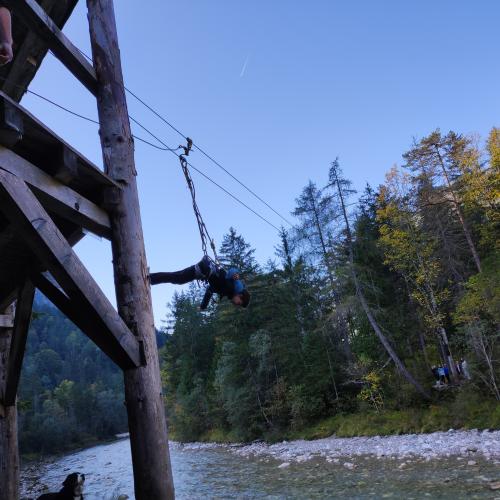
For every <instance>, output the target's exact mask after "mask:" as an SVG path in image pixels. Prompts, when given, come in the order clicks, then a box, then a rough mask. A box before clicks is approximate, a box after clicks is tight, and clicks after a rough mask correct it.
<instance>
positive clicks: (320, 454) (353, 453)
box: [175, 429, 500, 466]
mask: <svg viewBox="0 0 500 500" xmlns="http://www.w3.org/2000/svg"><path fill="white" fill-rule="evenodd" d="M175 446H182V447H183V448H184V449H189V450H196V449H206V448H211V447H212V448H213V447H224V448H227V449H229V450H230V451H231V452H232V453H235V454H237V455H239V456H242V457H259V456H266V457H269V458H273V459H276V460H281V461H283V462H284V463H290V462H305V461H308V460H311V459H314V458H324V459H326V460H327V461H334V462H339V461H340V460H341V459H346V460H351V462H346V463H349V464H351V465H354V466H355V464H353V463H352V460H356V459H363V458H364V457H367V456H369V457H375V458H378V459H389V460H391V459H398V460H401V459H404V460H425V461H430V460H435V459H440V458H450V457H456V458H457V460H466V461H467V463H470V465H471V466H472V465H475V463H473V462H475V460H474V459H475V458H477V457H480V458H481V459H485V460H492V461H493V462H494V463H495V464H498V465H500V431H489V430H484V431H478V430H470V431H463V430H452V429H450V430H449V431H447V432H434V433H431V434H408V435H398V436H371V437H351V438H341V437H336V436H331V437H328V438H323V439H316V440H313V441H305V440H296V441H283V442H281V443H276V444H266V443H264V442H256V443H252V444H248V445H235V444H232V445H231V444H228V445H224V444H216V443H186V444H183V445H179V444H175Z"/></svg>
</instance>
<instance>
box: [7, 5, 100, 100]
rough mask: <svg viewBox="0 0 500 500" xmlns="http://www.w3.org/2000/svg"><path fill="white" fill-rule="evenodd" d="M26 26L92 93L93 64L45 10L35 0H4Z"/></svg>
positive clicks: (94, 78)
mask: <svg viewBox="0 0 500 500" xmlns="http://www.w3.org/2000/svg"><path fill="white" fill-rule="evenodd" d="M4 1H6V3H7V4H8V5H9V6H10V7H11V8H12V11H13V12H14V13H15V15H16V16H17V17H19V18H20V19H21V20H22V21H23V22H24V23H25V24H26V26H27V27H28V28H29V29H30V30H31V31H33V32H35V33H36V34H37V35H38V36H39V37H41V38H42V39H43V40H44V41H45V43H46V45H47V46H48V47H49V48H50V49H51V50H52V52H53V53H54V55H55V56H56V57H57V58H58V59H59V60H60V61H61V62H62V63H63V64H64V65H65V66H66V68H68V69H69V71H71V72H72V73H73V74H74V75H75V76H76V78H78V80H80V82H81V83H82V84H83V85H84V86H85V87H87V89H88V90H90V92H92V94H94V95H95V93H96V91H97V81H96V76H95V71H94V68H93V67H92V65H90V64H89V63H88V61H87V60H86V59H85V57H84V56H83V55H82V54H81V53H80V52H79V51H78V49H77V48H76V47H75V46H74V45H73V44H72V43H71V42H70V41H69V40H68V38H67V37H66V36H65V35H64V34H63V33H62V32H61V30H60V29H59V28H58V27H57V25H56V24H55V23H54V21H53V20H52V19H51V18H50V16H49V15H48V14H47V12H45V10H44V9H43V8H42V7H41V6H40V5H39V4H38V3H37V2H35V1H34V0H4Z"/></svg>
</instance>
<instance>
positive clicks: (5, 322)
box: [0, 314, 14, 328]
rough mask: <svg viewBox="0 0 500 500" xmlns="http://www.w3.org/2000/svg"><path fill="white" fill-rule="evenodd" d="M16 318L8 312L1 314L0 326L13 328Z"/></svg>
mask: <svg viewBox="0 0 500 500" xmlns="http://www.w3.org/2000/svg"><path fill="white" fill-rule="evenodd" d="M13 327H14V318H13V317H12V316H10V315H7V314H0V328H13Z"/></svg>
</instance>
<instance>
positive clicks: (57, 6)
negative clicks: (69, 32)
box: [0, 0, 78, 101]
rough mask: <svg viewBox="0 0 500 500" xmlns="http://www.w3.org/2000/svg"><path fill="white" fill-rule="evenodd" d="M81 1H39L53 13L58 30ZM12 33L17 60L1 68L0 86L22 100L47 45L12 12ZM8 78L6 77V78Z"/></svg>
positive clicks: (10, 94)
mask: <svg viewBox="0 0 500 500" xmlns="http://www.w3.org/2000/svg"><path fill="white" fill-rule="evenodd" d="M77 2H78V0H40V1H39V3H40V5H41V6H42V8H43V9H44V10H45V12H47V14H49V15H50V17H51V19H52V20H53V21H54V22H55V23H56V25H57V26H58V27H59V29H62V28H63V26H64V25H65V23H66V21H67V20H68V18H69V17H70V15H71V13H72V11H73V9H74V7H75V5H76V4H77ZM12 36H13V38H14V43H15V46H14V59H13V61H12V62H11V63H9V64H7V65H5V66H2V67H0V77H1V80H0V89H1V90H2V91H3V92H5V93H6V94H8V95H9V96H10V97H11V98H12V99H14V100H15V101H20V100H21V98H22V97H23V95H25V92H26V88H27V87H28V86H29V83H30V82H31V80H32V79H33V77H34V76H35V73H36V72H37V71H38V69H39V68H40V65H41V63H42V60H43V58H44V57H45V56H46V54H47V50H48V47H47V44H46V43H45V42H44V41H43V40H42V39H41V38H40V37H39V36H38V35H37V34H36V33H35V32H34V31H32V30H29V29H28V28H27V27H26V26H25V24H24V23H23V22H21V20H20V19H19V20H18V19H17V17H16V14H15V13H13V19H12ZM4 79H5V80H4Z"/></svg>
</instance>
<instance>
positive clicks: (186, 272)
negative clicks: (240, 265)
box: [149, 255, 250, 311]
mask: <svg viewBox="0 0 500 500" xmlns="http://www.w3.org/2000/svg"><path fill="white" fill-rule="evenodd" d="M196 280H199V281H205V282H207V283H208V286H207V289H206V291H205V295H204V297H203V300H202V301H201V304H200V309H201V310H202V311H204V310H205V309H206V308H207V307H208V304H209V303H210V299H211V298H212V295H213V294H214V293H216V294H217V295H219V297H221V298H222V297H227V298H228V299H229V300H230V301H231V302H232V303H233V304H234V305H235V306H241V307H247V306H248V304H249V302H250V293H249V292H248V290H247V288H246V286H245V283H244V282H243V281H242V280H241V279H240V273H239V271H238V270H237V269H235V268H230V269H229V270H227V271H226V270H225V269H223V268H222V267H220V266H218V265H217V264H215V262H213V261H212V259H210V257H208V255H205V256H204V257H203V258H202V259H201V260H200V262H198V264H195V265H194V266H189V267H186V269H182V270H181V271H174V272H170V273H168V272H163V273H151V274H150V275H149V281H150V283H151V285H159V284H160V283H172V284H174V285H184V284H186V283H190V282H191V281H196Z"/></svg>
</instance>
